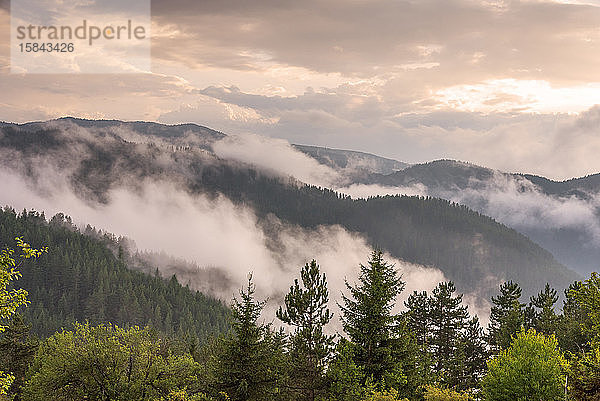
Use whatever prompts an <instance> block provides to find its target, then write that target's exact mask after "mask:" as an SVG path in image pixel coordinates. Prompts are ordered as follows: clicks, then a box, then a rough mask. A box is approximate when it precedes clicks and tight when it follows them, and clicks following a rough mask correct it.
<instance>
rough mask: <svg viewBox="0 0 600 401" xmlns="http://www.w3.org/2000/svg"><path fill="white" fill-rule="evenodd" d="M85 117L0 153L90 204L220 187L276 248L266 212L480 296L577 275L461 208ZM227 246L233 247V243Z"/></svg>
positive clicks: (1, 141)
mask: <svg viewBox="0 0 600 401" xmlns="http://www.w3.org/2000/svg"><path fill="white" fill-rule="evenodd" d="M89 124H91V127H86V130H85V133H84V134H82V133H79V128H81V126H79V125H74V124H73V122H72V121H68V122H65V121H62V122H60V121H59V122H52V123H51V124H49V125H47V126H39V127H37V128H35V129H31V127H26V128H25V129H23V128H22V127H20V126H10V127H6V128H4V129H3V130H2V136H1V137H0V150H4V151H6V152H10V154H12V155H16V156H15V157H13V158H11V159H7V158H3V160H4V162H5V166H4V168H7V169H12V170H17V171H20V172H22V173H23V174H26V175H28V176H29V177H31V179H33V180H34V181H35V180H38V181H39V180H41V178H43V175H44V171H45V170H40V166H44V168H48V166H53V168H60V169H61V171H62V172H63V173H64V174H65V175H66V176H67V178H68V181H69V185H70V186H71V187H72V189H73V190H74V192H75V193H76V194H78V196H80V197H83V198H85V199H90V200H91V201H94V202H104V203H107V202H109V199H108V195H107V194H108V192H109V191H110V190H111V189H113V188H119V187H123V186H127V187H128V188H130V189H132V190H135V189H136V187H137V185H138V184H139V183H140V182H144V181H147V180H165V179H166V180H168V181H169V182H172V183H177V185H179V186H181V187H182V188H185V190H186V191H188V192H190V193H203V194H207V195H209V196H211V197H218V196H221V195H220V194H222V195H225V196H226V197H228V198H229V199H231V200H232V201H233V202H234V203H235V204H237V205H240V206H244V207H251V208H252V209H253V210H254V211H255V212H256V214H257V216H258V217H259V221H260V224H261V225H262V227H263V230H264V232H265V233H266V235H267V237H269V238H271V240H270V241H271V243H272V246H274V247H276V246H277V243H276V239H273V238H274V237H273V235H271V234H269V230H274V229H273V228H272V227H270V224H271V223H270V222H271V219H270V216H276V217H277V218H278V219H280V220H282V221H283V222H286V223H287V224H292V225H296V226H299V227H304V228H310V229H315V228H317V227H318V226H320V225H340V226H342V227H344V228H345V229H346V230H348V231H350V232H353V233H360V234H362V235H364V236H365V237H366V238H367V239H368V240H369V242H370V243H371V244H373V245H377V246H381V247H382V248H383V249H384V250H387V251H389V252H390V253H391V254H392V255H393V256H395V257H397V258H401V259H404V260H406V261H409V262H413V263H419V264H422V265H432V266H435V267H437V268H439V269H441V270H442V271H443V272H444V273H445V275H446V277H448V278H449V279H452V280H454V281H455V282H456V284H457V286H458V288H459V289H460V290H462V291H467V292H472V291H473V290H474V289H478V290H480V292H481V295H482V296H484V297H486V298H487V297H489V295H490V294H492V293H494V292H495V288H496V286H497V284H498V282H499V281H500V280H503V279H512V280H516V281H518V282H520V283H521V285H522V286H523V288H524V292H525V294H527V295H530V294H533V293H535V292H537V291H538V290H539V289H541V286H543V284H544V283H546V282H550V283H551V284H552V285H554V286H555V287H557V288H565V287H566V286H567V285H568V284H569V282H570V281H572V280H574V279H576V278H577V277H578V276H577V275H576V274H574V273H573V272H571V271H569V270H568V269H566V268H565V267H564V266H562V265H561V264H559V263H558V262H556V260H554V258H553V257H552V255H551V254H550V253H549V252H547V251H545V250H544V249H542V248H540V247H539V246H538V245H536V244H534V243H532V242H531V241H530V240H528V239H527V238H526V237H524V236H523V235H521V234H518V233H517V232H515V231H514V230H511V229H509V228H508V227H506V226H503V225H501V224H498V223H496V222H495V221H493V220H492V219H490V218H488V217H485V216H483V215H481V214H479V213H476V212H473V211H471V210H469V209H468V208H466V207H464V206H460V205H457V204H453V203H451V202H448V201H444V200H439V199H424V198H415V197H398V196H396V197H382V198H374V199H370V200H352V199H350V198H349V197H345V196H341V195H339V194H337V193H335V192H333V191H331V190H328V189H322V188H316V187H312V186H307V185H303V184H301V183H298V182H294V181H290V180H289V179H288V178H282V177H277V176H273V175H272V174H270V173H269V174H267V173H263V172H260V171H257V170H256V169H255V168H253V167H251V166H248V165H245V164H243V163H235V162H232V161H229V160H222V159H219V158H217V157H216V156H215V155H213V154H211V153H210V152H207V151H205V150H203V149H197V148H194V147H191V148H186V149H183V150H180V151H173V149H172V148H170V147H161V146H156V145H153V144H147V143H146V144H144V143H133V142H131V141H126V140H124V139H123V138H121V137H119V135H118V132H117V131H115V130H114V129H106V128H104V127H102V125H101V124H100V125H98V126H96V125H95V124H92V123H89ZM149 129H151V128H149ZM164 129H168V128H164ZM25 131H28V132H25ZM140 135H141V134H140ZM396 174H398V173H396ZM272 234H276V233H272ZM232 246H233V247H234V249H235V243H232ZM240 251H241V250H240ZM250 262H251V261H249V263H250Z"/></svg>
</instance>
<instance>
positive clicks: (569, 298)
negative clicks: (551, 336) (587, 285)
mask: <svg viewBox="0 0 600 401" xmlns="http://www.w3.org/2000/svg"><path fill="white" fill-rule="evenodd" d="M582 285H583V283H582V282H581V281H575V282H573V283H571V285H570V286H569V288H567V289H566V290H565V300H564V302H563V308H562V309H563V310H562V314H561V315H559V316H558V329H557V332H556V338H557V340H558V344H559V345H560V348H561V349H562V350H563V351H565V353H566V355H567V357H569V358H570V357H572V356H574V355H576V354H580V353H584V352H586V351H588V350H589V349H590V347H589V341H590V340H591V339H592V335H593V334H592V333H593V332H592V327H591V322H590V318H589V316H588V314H587V313H586V311H585V309H584V308H583V307H582V305H581V304H580V303H579V301H578V300H577V298H576V296H577V294H578V292H579V290H580V289H581V287H582Z"/></svg>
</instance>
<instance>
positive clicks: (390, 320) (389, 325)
mask: <svg viewBox="0 0 600 401" xmlns="http://www.w3.org/2000/svg"><path fill="white" fill-rule="evenodd" d="M359 282H360V283H359V284H357V285H355V286H351V285H350V284H348V282H346V287H347V288H348V290H349V291H350V297H348V296H346V295H342V299H343V302H344V305H343V306H340V307H341V310H342V314H343V315H342V324H343V326H344V331H345V332H346V333H347V334H348V336H349V337H350V339H351V341H352V342H353V344H354V346H355V350H354V357H355V361H356V364H357V365H358V366H360V367H361V368H362V369H363V372H364V374H365V378H366V379H367V380H371V381H372V382H373V383H375V384H381V385H382V386H384V387H386V386H398V385H399V384H400V383H402V382H403V381H404V380H405V377H404V376H403V374H402V371H401V365H400V362H399V361H398V360H397V359H396V358H395V357H394V356H395V355H394V354H395V352H396V351H397V350H396V349H395V344H396V343H397V337H398V335H397V334H398V333H397V323H398V316H396V315H394V314H392V308H393V307H394V304H395V300H396V297H397V296H398V294H400V292H401V291H402V290H403V289H404V282H402V280H401V279H400V277H398V274H397V272H396V270H395V269H394V266H393V265H389V264H388V263H387V262H385V261H384V260H383V253H382V252H381V251H373V253H372V255H371V259H370V260H369V263H368V264H367V266H365V265H362V264H361V265H360V275H359Z"/></svg>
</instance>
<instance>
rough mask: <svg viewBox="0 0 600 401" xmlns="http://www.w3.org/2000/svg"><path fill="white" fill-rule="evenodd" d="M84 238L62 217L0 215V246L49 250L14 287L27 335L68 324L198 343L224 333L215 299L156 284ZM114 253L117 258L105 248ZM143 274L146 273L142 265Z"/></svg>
mask: <svg viewBox="0 0 600 401" xmlns="http://www.w3.org/2000/svg"><path fill="white" fill-rule="evenodd" d="M84 232H85V233H86V234H85V235H84V234H83V233H82V232H80V231H79V229H77V228H76V227H75V226H73V225H72V223H71V221H70V219H69V218H68V217H65V216H64V215H61V214H59V215H56V216H54V217H53V218H51V219H50V220H49V221H46V219H45V216H44V215H43V214H39V213H37V212H35V211H24V212H22V213H20V214H17V213H16V212H15V211H14V210H12V209H10V208H5V209H4V210H1V209H0V248H2V249H5V248H13V247H14V244H15V241H14V239H15V237H17V236H20V237H23V238H24V239H25V240H26V241H27V242H29V243H31V244H32V245H33V246H44V247H47V248H48V252H47V254H44V255H43V256H41V257H40V258H38V259H37V260H29V259H28V260H24V261H23V264H22V265H21V266H20V267H19V269H20V271H21V273H22V277H21V278H20V279H19V280H18V281H17V282H16V285H17V286H18V287H19V288H23V289H25V290H27V292H28V293H29V295H28V299H29V300H30V301H31V304H30V305H29V306H28V307H27V308H25V309H23V311H22V313H23V314H24V315H25V317H26V319H27V320H28V321H29V322H31V323H32V329H33V332H34V333H36V334H37V335H40V336H43V337H45V336H49V335H51V334H53V333H54V332H56V331H58V330H60V329H61V328H70V327H71V326H72V324H73V323H74V322H75V321H78V322H85V321H89V322H90V323H93V324H99V323H114V324H117V325H119V326H122V327H127V326H131V325H139V326H146V325H148V326H150V327H152V328H155V329H157V330H159V331H160V332H163V333H165V334H168V335H170V334H176V333H177V334H178V335H180V336H185V335H188V336H193V337H195V338H199V339H200V340H204V339H207V338H208V337H209V336H211V335H215V334H219V333H222V332H224V331H226V330H227V329H228V327H229V309H228V308H227V307H226V306H225V305H224V304H223V303H221V302H220V301H217V300H215V299H213V298H211V297H208V296H205V295H204V294H202V293H200V292H196V291H192V290H190V289H189V288H186V287H183V286H182V285H181V284H180V283H179V282H178V281H177V279H176V278H175V277H171V278H162V277H161V276H159V275H154V276H151V275H148V274H144V273H141V272H138V271H133V270H130V269H128V268H127V266H126V264H125V259H126V255H125V254H124V253H123V250H122V249H120V251H121V252H119V240H118V239H117V238H115V237H114V236H112V235H108V234H103V233H101V232H98V231H96V230H95V229H93V228H91V227H87V229H86V230H84ZM115 246H116V247H117V254H116V255H115V253H113V251H112V250H111V249H110V247H115ZM148 268H149V269H150V268H151V267H150V266H148Z"/></svg>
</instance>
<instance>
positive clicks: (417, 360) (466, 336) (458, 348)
mask: <svg viewBox="0 0 600 401" xmlns="http://www.w3.org/2000/svg"><path fill="white" fill-rule="evenodd" d="M455 291H456V289H455V287H454V285H453V283H452V282H443V283H440V284H439V285H438V286H437V287H436V288H435V289H434V290H433V293H432V295H431V296H428V295H427V292H425V291H423V292H416V291H415V292H414V293H413V294H411V295H410V296H409V297H408V299H407V300H406V301H405V303H404V304H405V306H406V308H407V310H406V312H405V313H404V314H403V320H404V321H405V322H406V324H407V327H408V331H409V332H410V333H411V334H412V337H413V339H414V341H415V343H416V347H417V349H416V352H415V357H414V363H413V366H415V371H414V372H413V374H412V375H411V376H410V379H409V382H412V383H413V387H417V388H418V387H422V388H423V387H425V386H426V385H427V384H431V383H435V384H438V385H444V386H450V387H454V388H457V389H459V390H469V391H474V390H475V389H477V388H478V387H479V380H480V378H481V377H482V376H483V373H484V372H485V368H486V358H487V350H486V344H485V341H484V335H483V328H482V327H481V325H480V324H479V320H478V319H477V317H473V318H472V319H469V315H468V313H467V308H466V306H464V305H462V295H454V293H455ZM412 395H413V396H414V395H420V392H419V393H418V394H417V393H414V392H413V394H412Z"/></svg>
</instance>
